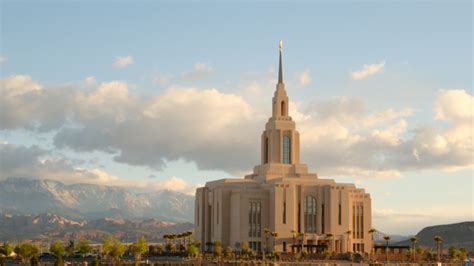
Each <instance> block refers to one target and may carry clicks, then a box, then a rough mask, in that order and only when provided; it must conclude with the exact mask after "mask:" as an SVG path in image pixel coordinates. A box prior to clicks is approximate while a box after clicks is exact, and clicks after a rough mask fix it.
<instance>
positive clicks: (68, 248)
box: [66, 240, 76, 257]
mask: <svg viewBox="0 0 474 266" xmlns="http://www.w3.org/2000/svg"><path fill="white" fill-rule="evenodd" d="M75 252H76V243H74V240H69V243H68V244H67V246H66V254H67V255H68V256H70V257H72V256H74V253H75Z"/></svg>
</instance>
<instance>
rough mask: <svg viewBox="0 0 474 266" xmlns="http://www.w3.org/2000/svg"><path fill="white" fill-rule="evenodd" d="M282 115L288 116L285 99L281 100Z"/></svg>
mask: <svg viewBox="0 0 474 266" xmlns="http://www.w3.org/2000/svg"><path fill="white" fill-rule="evenodd" d="M281 116H286V105H285V101H281Z"/></svg>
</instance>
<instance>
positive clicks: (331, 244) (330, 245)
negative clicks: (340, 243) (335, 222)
mask: <svg viewBox="0 0 474 266" xmlns="http://www.w3.org/2000/svg"><path fill="white" fill-rule="evenodd" d="M326 239H329V243H330V244H329V252H330V253H332V252H333V239H334V235H333V234H331V233H327V234H326Z"/></svg>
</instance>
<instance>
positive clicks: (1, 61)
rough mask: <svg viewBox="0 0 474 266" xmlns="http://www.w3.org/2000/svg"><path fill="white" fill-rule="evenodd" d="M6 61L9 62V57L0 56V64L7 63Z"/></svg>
mask: <svg viewBox="0 0 474 266" xmlns="http://www.w3.org/2000/svg"><path fill="white" fill-rule="evenodd" d="M6 61H7V57H6V56H5V55H3V54H0V63H3V62H6Z"/></svg>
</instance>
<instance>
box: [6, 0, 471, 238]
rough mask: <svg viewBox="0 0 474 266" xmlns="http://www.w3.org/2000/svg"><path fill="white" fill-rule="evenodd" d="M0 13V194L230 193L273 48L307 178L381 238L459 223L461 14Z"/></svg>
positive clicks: (467, 99)
mask: <svg viewBox="0 0 474 266" xmlns="http://www.w3.org/2000/svg"><path fill="white" fill-rule="evenodd" d="M0 3H1V5H0V8H1V10H0V11H1V13H0V14H1V19H0V24H1V34H0V38H1V39H0V90H1V97H0V159H1V160H0V166H1V171H0V179H5V178H11V177H13V178H15V177H30V178H48V179H56V180H60V181H62V182H65V183H78V182H82V183H94V184H102V185H118V186H125V187H128V188H130V189H133V190H136V191H151V190H159V189H172V190H177V191H181V192H184V193H187V194H193V192H194V190H195V188H196V187H197V186H202V185H203V184H205V183H206V182H207V181H211V180H215V179H220V178H230V177H234V178H242V176H243V175H245V174H248V173H250V172H251V171H252V169H253V166H254V165H257V164H259V158H260V157H259V156H260V155H259V152H260V143H259V141H260V134H261V132H262V131H263V129H264V124H265V122H266V120H267V119H268V117H269V116H270V115H271V97H272V96H273V91H274V90H275V84H276V79H277V77H276V74H277V67H278V65H277V63H278V43H279V40H280V39H281V40H283V46H284V47H283V64H284V66H283V68H284V80H285V84H286V89H287V93H288V95H289V98H290V115H291V116H292V117H293V119H294V120H295V121H296V126H297V130H298V131H299V132H300V135H301V161H302V162H304V163H307V164H308V166H309V169H310V170H311V171H313V172H317V173H318V175H319V177H320V178H332V179H335V180H336V181H338V182H352V183H355V184H356V185H357V186H358V187H362V188H365V189H366V191H367V192H369V193H370V194H371V197H372V204H373V225H374V227H375V228H377V229H379V230H381V231H383V232H388V233H393V234H404V235H409V234H415V233H416V232H418V231H419V230H420V229H422V228H423V227H425V226H427V225H435V224H444V223H452V222H460V221H466V220H474V204H473V202H474V195H473V190H474V184H473V166H474V163H473V145H472V139H473V108H474V98H473V93H472V70H473V69H472V2H471V1H383V2H382V1H380V2H376V1H314V2H311V3H310V2H305V1H296V2H287V1H278V2H274V3H271V2H266V1H257V2H247V1H227V2H225V3H217V2H214V1H205V2H200V1H192V2H184V1H182V2H175V3H172V2H169V1H158V2H151V1H138V2H135V3H130V2H125V1H102V2H95V1H86V0H84V1H64V2H63V1H61V2H60V1H34V2H33V1H31V2H30V1H5V0H2V1H0Z"/></svg>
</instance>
